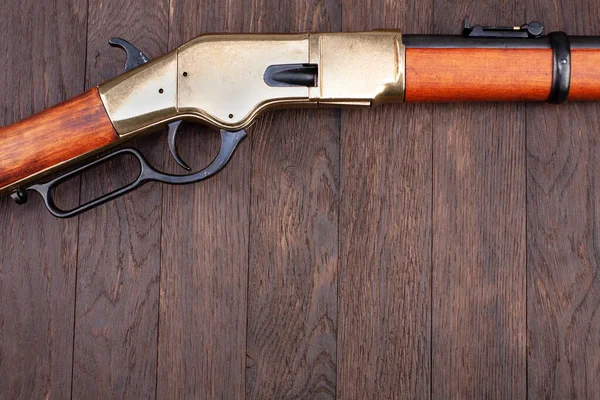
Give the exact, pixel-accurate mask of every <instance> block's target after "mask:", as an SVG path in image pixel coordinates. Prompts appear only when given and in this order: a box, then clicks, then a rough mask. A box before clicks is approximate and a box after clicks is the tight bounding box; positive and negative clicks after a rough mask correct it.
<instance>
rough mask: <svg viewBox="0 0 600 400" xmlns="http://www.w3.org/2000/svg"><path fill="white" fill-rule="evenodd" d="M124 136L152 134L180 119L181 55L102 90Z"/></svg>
mask: <svg viewBox="0 0 600 400" xmlns="http://www.w3.org/2000/svg"><path fill="white" fill-rule="evenodd" d="M98 89H99V91H100V97H101V98H102V102H103V103H104V106H105V107H106V112H107V113H108V116H109V118H110V120H111V121H112V123H113V126H114V128H115V130H116V131H117V133H119V135H121V136H125V135H129V134H132V133H136V132H139V131H151V130H153V129H155V128H156V127H158V126H161V125H162V124H164V123H165V122H167V121H169V120H171V119H173V118H174V117H176V116H177V114H178V112H177V51H173V52H171V53H169V54H167V55H165V56H163V57H161V58H158V59H156V60H154V61H152V62H149V63H147V64H144V65H142V66H140V67H138V68H136V69H133V70H131V71H129V72H126V73H124V74H122V75H119V76H118V77H116V78H115V79H113V80H111V81H108V82H106V83H104V84H102V85H100V86H99V87H98Z"/></svg>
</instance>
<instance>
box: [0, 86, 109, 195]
mask: <svg viewBox="0 0 600 400" xmlns="http://www.w3.org/2000/svg"><path fill="white" fill-rule="evenodd" d="M117 140H118V135H117V134H116V132H115V131H114V129H113V126H112V123H111V122H110V120H109V118H108V116H107V115H106V111H105V109H104V106H103V105H102V102H101V100H100V95H99V94H98V89H96V88H94V89H91V90H89V91H87V92H85V93H84V94H82V95H80V96H78V97H75V98H73V99H71V100H68V101H66V102H64V103H62V104H59V105H57V106H55V107H52V108H49V109H47V110H45V111H43V112H41V113H39V114H36V115H34V116H32V117H30V118H27V119H25V120H23V121H21V122H17V123H15V124H13V125H10V126H7V127H4V128H0V191H5V190H6V189H8V188H10V187H11V186H14V185H15V184H17V183H20V181H22V180H23V179H26V178H31V177H32V176H36V175H41V174H44V173H49V172H52V171H53V170H55V169H58V168H59V167H62V166H64V164H66V163H68V162H72V161H74V160H77V159H78V158H80V157H82V156H84V155H86V154H89V153H92V152H95V151H98V150H100V149H103V148H106V147H108V146H110V145H111V144H114V143H116V142H117Z"/></svg>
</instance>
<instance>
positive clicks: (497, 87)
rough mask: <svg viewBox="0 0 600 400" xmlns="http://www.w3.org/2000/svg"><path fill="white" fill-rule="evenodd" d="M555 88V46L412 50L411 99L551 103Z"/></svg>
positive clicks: (409, 71) (409, 68)
mask: <svg viewBox="0 0 600 400" xmlns="http://www.w3.org/2000/svg"><path fill="white" fill-rule="evenodd" d="M598 53H600V52H598ZM514 60H518V62H514ZM577 83H579V82H577ZM551 87H552V50H550V49H417V48H411V49H407V50H406V101H407V102H409V103H414V102H454V101H461V102H464V101H546V100H547V99H548V96H549V95H550V88H551Z"/></svg>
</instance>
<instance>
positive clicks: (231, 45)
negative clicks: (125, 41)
mask: <svg viewBox="0 0 600 400" xmlns="http://www.w3.org/2000/svg"><path fill="white" fill-rule="evenodd" d="M303 63H310V64H315V65H318V67H319V73H318V84H317V86H316V87H311V88H307V87H300V86H298V87H290V86H285V87H272V86H269V85H267V84H266V83H265V81H264V74H265V71H266V70H267V68H268V67H269V66H271V65H281V64H303ZM404 87H405V49H404V46H403V45H402V36H401V33H400V32H397V31H374V32H358V33H322V34H319V33H317V34H294V35H273V34H271V35H265V34H253V35H250V34H230V35H203V36H200V37H199V38H197V39H194V40H192V41H191V42H188V43H187V44H185V45H183V46H182V47H180V48H179V49H177V50H176V51H174V52H172V53H170V54H168V55H166V56H164V57H163V58H160V59H158V60H156V61H153V62H150V63H148V64H145V65H143V66H141V67H139V68H137V69H134V70H132V71H130V72H128V73H126V74H124V75H121V76H119V77H118V78H116V79H114V80H112V81H109V82H107V83H105V84H103V85H101V86H100V94H101V97H102V100H103V102H104V104H105V106H106V109H107V112H108V115H109V117H110V118H111V120H112V122H113V124H114V126H115V129H116V131H117V132H118V133H119V135H121V136H129V135H132V134H135V133H140V132H146V131H150V130H154V129H156V128H157V127H158V126H162V125H164V124H165V123H167V122H170V121H172V120H175V119H187V120H193V121H196V122H201V123H205V124H208V125H211V126H214V127H216V128H219V129H225V130H239V129H243V128H246V127H248V126H249V125H250V124H252V122H254V120H255V119H256V117H257V116H258V115H259V114H260V113H261V112H262V111H264V110H266V109H270V108H283V107H289V106H296V107H297V106H302V107H319V106H327V107H332V106H333V107H346V106H372V105H374V104H380V103H384V102H397V101H403V100H404Z"/></svg>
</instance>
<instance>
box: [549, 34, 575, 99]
mask: <svg viewBox="0 0 600 400" xmlns="http://www.w3.org/2000/svg"><path fill="white" fill-rule="evenodd" d="M548 36H549V38H550V44H551V46H552V53H553V60H554V61H553V70H552V90H550V97H548V103H552V104H562V103H564V102H565V101H567V99H568V98H569V91H570V89H571V44H570V42H569V36H567V34H566V33H564V32H552V33H551V34H549V35H548Z"/></svg>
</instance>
